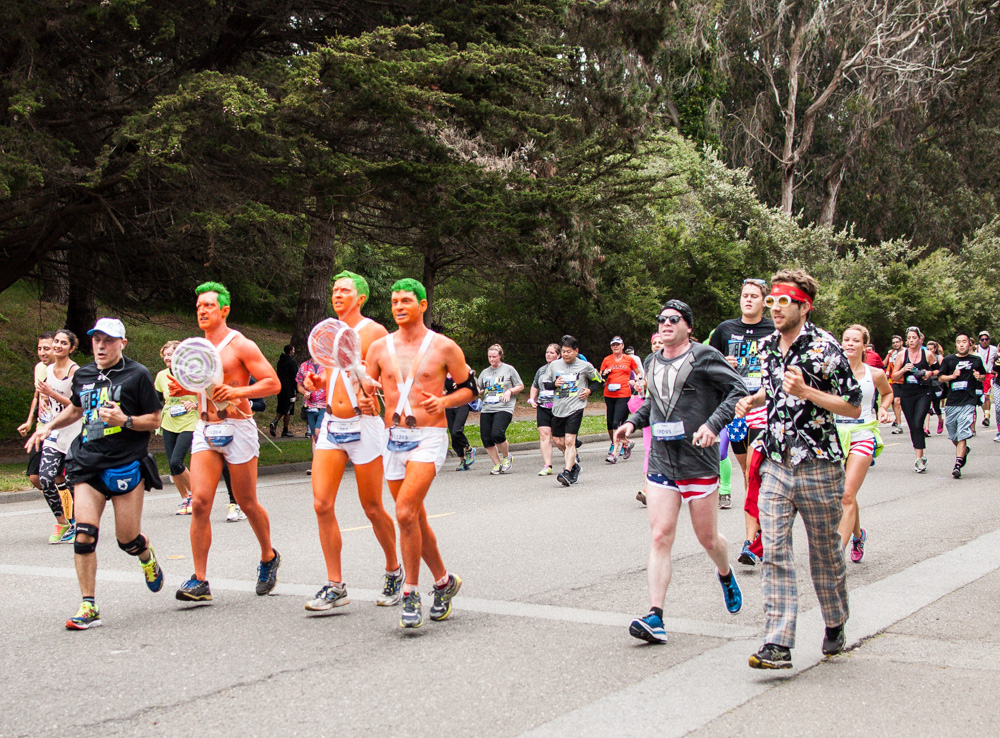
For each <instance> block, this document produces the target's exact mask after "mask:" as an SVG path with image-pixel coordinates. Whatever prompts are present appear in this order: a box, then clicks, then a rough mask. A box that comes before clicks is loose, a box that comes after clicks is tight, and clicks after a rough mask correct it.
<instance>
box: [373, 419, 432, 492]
mask: <svg viewBox="0 0 1000 738" xmlns="http://www.w3.org/2000/svg"><path fill="white" fill-rule="evenodd" d="M421 430H422V431H423V437H422V438H421V439H420V443H419V444H418V445H417V447H416V448H415V449H413V450H412V451H390V450H389V449H388V448H386V451H385V453H384V454H382V463H383V464H384V466H385V478H386V481H389V482H392V481H398V480H400V479H403V478H404V477H406V462H408V461H422V462H428V463H431V464H434V470H435V473H436V472H439V471H441V467H442V466H444V460H445V459H446V458H447V456H448V429H447V428H421ZM385 437H386V441H387V442H388V437H389V434H388V432H386V436H385Z"/></svg>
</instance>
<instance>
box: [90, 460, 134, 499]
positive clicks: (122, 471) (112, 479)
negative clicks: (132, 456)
mask: <svg viewBox="0 0 1000 738" xmlns="http://www.w3.org/2000/svg"><path fill="white" fill-rule="evenodd" d="M100 476H101V483H102V484H103V485H104V486H105V487H107V488H108V489H109V490H111V491H112V492H118V493H120V494H125V493H126V492H131V491H132V490H134V489H135V488H136V487H138V486H139V482H141V481H142V470H141V468H140V467H139V462H138V461H133V462H132V463H131V464H126V465H125V466H116V467H114V468H113V469H104V470H103V471H102V472H101V475H100Z"/></svg>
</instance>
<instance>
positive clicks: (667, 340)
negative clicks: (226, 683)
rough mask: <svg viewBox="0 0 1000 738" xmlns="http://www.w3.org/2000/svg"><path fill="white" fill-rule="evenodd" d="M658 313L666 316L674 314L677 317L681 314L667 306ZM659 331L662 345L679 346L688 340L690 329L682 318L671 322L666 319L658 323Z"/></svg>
mask: <svg viewBox="0 0 1000 738" xmlns="http://www.w3.org/2000/svg"><path fill="white" fill-rule="evenodd" d="M660 315H663V316H665V317H668V318H669V317H670V316H671V315H676V316H677V317H678V318H680V317H681V314H680V313H679V312H677V311H676V310H674V309H673V308H667V309H666V310H664V311H663V312H662V313H660ZM659 333H660V338H661V339H662V340H663V345H664V346H679V345H680V344H682V343H684V341H686V340H688V337H689V336H690V335H691V329H690V328H688V324H687V323H685V322H684V320H683V319H681V320H679V321H677V322H676V323H671V322H670V321H669V320H668V321H666V322H664V323H660V324H659Z"/></svg>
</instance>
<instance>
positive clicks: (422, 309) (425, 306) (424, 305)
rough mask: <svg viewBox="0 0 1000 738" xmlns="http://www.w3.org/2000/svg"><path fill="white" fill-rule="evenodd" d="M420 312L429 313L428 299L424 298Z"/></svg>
mask: <svg viewBox="0 0 1000 738" xmlns="http://www.w3.org/2000/svg"><path fill="white" fill-rule="evenodd" d="M420 312H422V313H426V312H427V299H426V298H424V299H423V300H421V301H420Z"/></svg>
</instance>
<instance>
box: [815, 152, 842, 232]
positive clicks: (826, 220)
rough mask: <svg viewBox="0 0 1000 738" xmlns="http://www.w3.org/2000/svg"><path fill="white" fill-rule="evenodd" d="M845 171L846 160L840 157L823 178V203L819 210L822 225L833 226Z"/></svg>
mask: <svg viewBox="0 0 1000 738" xmlns="http://www.w3.org/2000/svg"><path fill="white" fill-rule="evenodd" d="M845 171H846V167H845V166H844V160H843V159H838V160H837V162H836V163H835V164H834V165H833V166H832V167H830V171H828V172H827V173H826V177H825V178H824V179H823V205H822V207H821V208H820V210H819V219H818V221H817V222H818V224H819V225H821V226H830V227H831V228H832V227H833V218H834V216H835V215H836V213H837V197H838V196H839V195H840V185H841V184H843V182H844V174H845Z"/></svg>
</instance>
